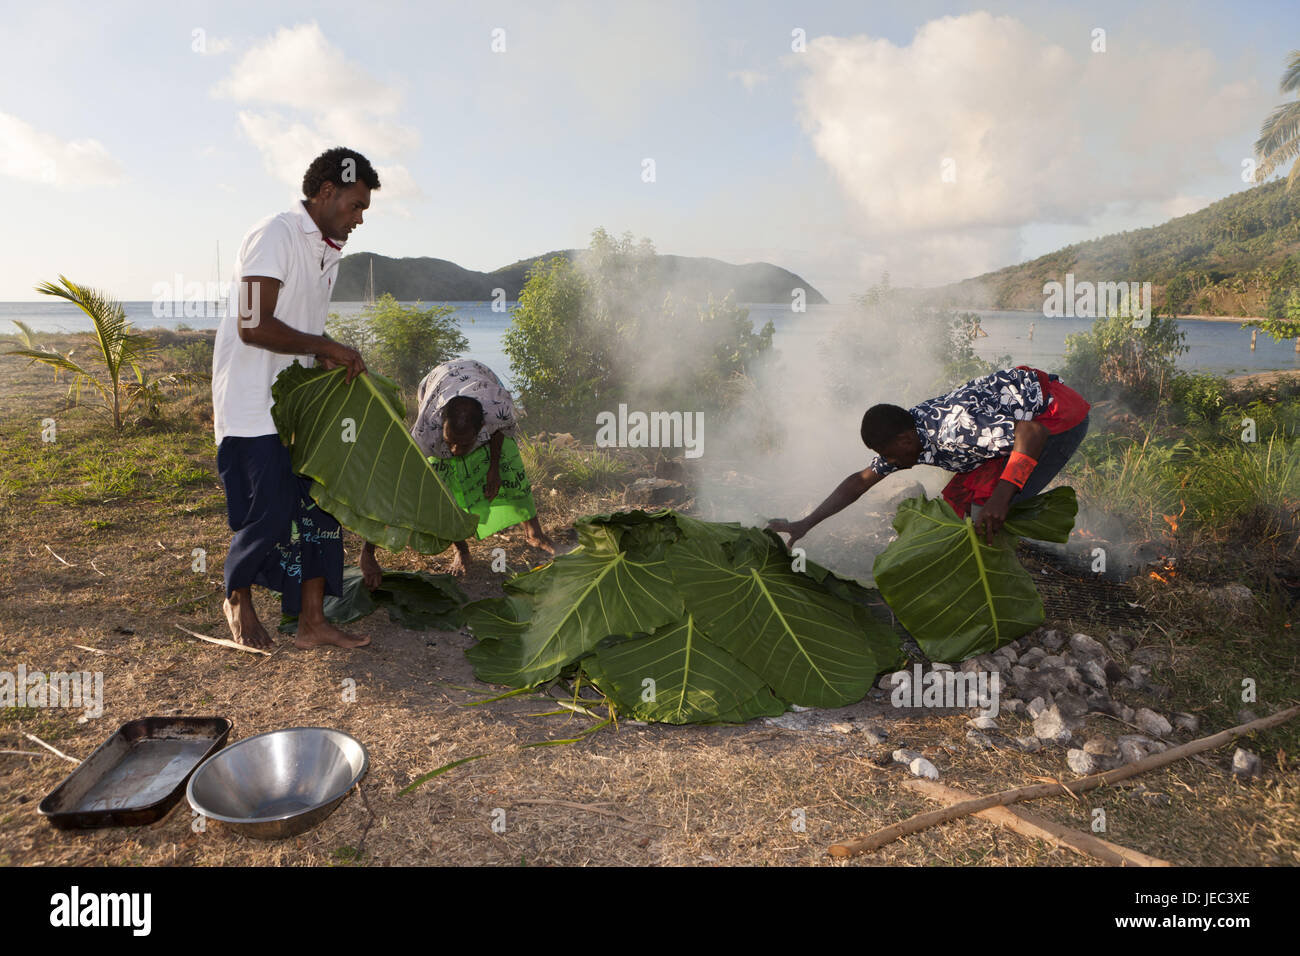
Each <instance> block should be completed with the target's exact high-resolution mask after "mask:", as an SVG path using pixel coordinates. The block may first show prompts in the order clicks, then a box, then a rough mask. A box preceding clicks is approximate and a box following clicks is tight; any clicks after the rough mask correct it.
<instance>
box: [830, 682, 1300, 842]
mask: <svg viewBox="0 0 1300 956" xmlns="http://www.w3.org/2000/svg"><path fill="white" fill-rule="evenodd" d="M1297 714H1300V706H1298V707H1288V708H1287V709H1286V710H1282V711H1278V712H1277V713H1276V714H1273V715H1272V716H1269V717H1261V718H1260V719H1259V720H1252V721H1250V723H1246V724H1241V725H1239V726H1237V727H1230V728H1228V729H1227V730H1224V731H1220V732H1219V733H1217V734H1214V735H1212V736H1210V737H1202V738H1201V739H1199V740H1193V741H1191V742H1190V743H1186V744H1183V745H1181V746H1179V747H1174V748H1172V749H1170V750H1166V751H1165V752H1164V753H1162V754H1152V755H1151V756H1149V757H1144V758H1143V759H1141V760H1138V761H1135V762H1133V763H1131V764H1127V765H1125V766H1123V767H1117V768H1115V769H1114V770H1108V771H1106V772H1105V773H1096V774H1093V775H1091V776H1088V777H1080V778H1079V779H1078V780H1072V781H1070V783H1069V784H1068V785H1067V784H1063V783H1040V784H1034V785H1031V786H1028V787H1016V788H1015V789H1014V790H1003V791H1001V792H999V793H992V794H989V795H988V796H984V797H977V798H975V799H974V800H964V801H962V802H961V803H954V804H953V805H951V806H948V807H943V808H942V809H939V810H931V811H930V812H928V813H921V814H918V815H916V816H914V817H911V818H909V819H907V820H903V821H902V822H900V823H895V824H894V825H892V826H888V827H885V828H884V829H883V830H877V831H875V832H874V833H868V834H866V835H864V836H860V837H857V838H856V839H853V840H848V841H846V842H844V843H836V844H835V845H833V846H832V847H831V848H830V854H831V856H835V857H850V856H857V855H858V854H859V853H867V852H869V851H871V850H876V849H879V848H880V847H882V846H884V845H885V844H886V843H892V842H893V841H894V840H897V839H898V838H899V837H904V836H907V835H908V834H911V833H918V832H920V831H921V830H925V829H928V828H930V827H933V826H938V825H939V824H940V823H947V822H948V821H949V820H956V819H958V818H959V817H964V816H969V815H970V814H972V813H979V812H980V811H981V810H987V809H989V808H990V807H1002V806H1006V805H1007V804H1010V803H1018V802H1019V801H1021V800H1037V799H1038V798H1039V797H1052V796H1056V795H1057V794H1061V793H1069V794H1072V795H1075V794H1080V793H1083V792H1084V791H1085V790H1093V789H1095V788H1097V787H1103V786H1107V785H1109V784H1112V783H1118V782H1119V781H1120V780H1127V779H1128V778H1129V777H1136V776H1137V775H1138V774H1140V773H1146V772H1147V771H1148V770H1155V769H1156V768H1158V767H1163V766H1166V765H1167V764H1171V763H1173V762H1174V761H1176V760H1181V759H1182V758H1183V757H1190V756H1191V755H1192V754H1198V753H1201V752H1202V751H1205V750H1213V749H1214V748H1215V747H1221V746H1223V745H1224V744H1226V743H1229V742H1230V741H1232V740H1235V739H1236V738H1237V737H1240V736H1243V735H1245V734H1251V733H1254V732H1255V731H1257V730H1267V729H1268V728H1270V727H1276V726H1277V725H1278V724H1283V723H1286V722H1287V721H1288V720H1290V719H1291V718H1292V717H1294V716H1296V715H1297Z"/></svg>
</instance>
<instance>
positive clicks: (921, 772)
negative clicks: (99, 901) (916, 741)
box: [907, 757, 939, 780]
mask: <svg viewBox="0 0 1300 956" xmlns="http://www.w3.org/2000/svg"><path fill="white" fill-rule="evenodd" d="M907 769H908V770H910V771H911V772H912V776H913V777H924V778H925V779H926V780H938V779H939V770H938V768H936V767H935V765H934V764H932V763H930V761H928V760H926V759H925V758H924V757H917V758H916V759H915V760H913V761H912V762H911V763H910V764H908V765H907Z"/></svg>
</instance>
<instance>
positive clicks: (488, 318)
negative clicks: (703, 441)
mask: <svg viewBox="0 0 1300 956" xmlns="http://www.w3.org/2000/svg"><path fill="white" fill-rule="evenodd" d="M122 304H123V307H124V308H125V309H126V314H127V317H128V318H129V319H130V320H131V321H132V322H133V323H135V324H136V325H137V326H138V327H140V328H153V327H162V328H170V329H174V328H176V327H177V326H178V325H182V324H183V325H187V326H189V327H190V328H192V329H215V328H217V326H218V324H219V323H220V321H221V315H222V311H221V308H220V307H213V306H212V305H211V304H208V303H185V304H178V308H175V309H172V310H168V309H164V308H160V307H158V306H157V305H156V304H155V303H153V302H124V303H122ZM426 304H438V305H450V306H452V307H453V308H455V309H456V313H455V314H456V317H457V319H458V320H459V321H460V324H461V330H462V331H463V332H464V334H465V337H466V339H468V341H469V352H468V353H467V354H468V356H470V357H473V358H476V359H478V360H479V361H481V362H483V363H484V364H486V365H487V366H488V367H489V368H491V369H493V370H494V371H495V372H496V373H497V374H498V375H500V376H501V378H502V379H503V381H505V382H506V384H507V385H509V384H510V362H509V360H508V359H507V358H506V355H505V352H504V351H503V350H502V346H501V337H502V335H503V334H504V333H505V331H506V329H508V328H509V327H510V315H509V313H508V312H505V313H503V312H494V311H493V310H492V304H491V303H490V302H446V303H426ZM507 306H508V308H514V306H515V303H513V302H511V303H508V304H507ZM362 308H363V305H362V303H360V302H336V303H333V304H332V306H331V311H333V312H337V313H338V314H340V315H354V314H356V313H358V312H360V311H361V309H362ZM748 308H749V310H750V319H751V320H752V321H753V322H754V325H755V327H758V326H761V325H762V323H763V322H765V321H767V320H768V319H771V320H772V322H773V325H774V326H775V327H776V333H775V336H774V341H773V344H774V345H775V346H776V347H777V348H780V347H781V346H782V344H783V343H789V342H790V341H792V337H794V336H799V337H804V336H809V335H825V334H827V333H828V332H829V330H830V329H831V328H832V327H833V326H834V325H836V324H837V323H838V322H840V321H842V320H843V319H844V318H846V317H851V316H852V314H853V309H852V307H849V306H840V305H813V306H809V307H808V311H807V312H805V313H797V314H796V313H792V312H791V311H790V307H789V306H788V305H772V304H752V305H749V306H748ZM169 311H170V313H171V314H167V313H168V312H169ZM186 312H188V313H190V314H185V313H186ZM980 316H981V324H982V326H983V328H984V330H985V331H986V332H988V337H987V338H981V339H979V340H978V341H977V342H976V343H975V351H976V352H977V353H978V354H979V355H980V356H981V357H982V358H987V359H992V358H996V357H997V356H999V355H1003V354H1010V355H1011V357H1012V359H1013V360H1014V362H1015V364H1027V365H1034V366H1037V367H1039V368H1044V369H1047V370H1049V371H1052V370H1055V369H1057V368H1059V366H1060V364H1061V361H1062V359H1063V357H1064V355H1065V338H1066V336H1067V335H1071V334H1073V333H1076V332H1084V331H1087V330H1088V329H1089V328H1091V327H1092V320H1091V319H1081V318H1046V317H1044V316H1042V315H1039V314H1036V313H1029V312H990V311H981V312H980ZM13 319H18V320H20V321H23V322H26V323H27V324H28V325H30V326H31V327H32V328H33V329H35V330H36V331H41V332H55V331H66V332H71V331H86V330H88V329H89V328H90V320H89V319H87V318H86V317H85V315H83V314H82V313H81V311H80V310H79V309H77V307H76V306H74V305H72V304H71V303H66V302H61V301H50V302H0V333H4V332H11V331H14V326H13V325H12V324H11V320H13ZM1031 323H1032V324H1033V325H1034V338H1033V341H1032V342H1031V341H1030V340H1029V326H1030V324H1031ZM1178 324H1179V327H1180V328H1181V329H1182V330H1183V331H1184V332H1186V333H1187V339H1186V344H1187V346H1188V348H1189V351H1188V352H1186V353H1185V354H1183V355H1182V356H1180V357H1179V359H1178V365H1179V367H1180V368H1184V369H1188V370H1192V371H1199V372H1213V373H1215V374H1220V375H1232V374H1241V373H1247V372H1263V371H1273V370H1275V369H1287V370H1300V354H1298V353H1296V351H1295V345H1294V342H1293V341H1291V340H1288V341H1285V342H1277V341H1274V340H1273V339H1272V338H1271V337H1269V336H1267V335H1264V334H1263V333H1261V334H1260V335H1259V337H1258V341H1257V345H1256V348H1255V350H1254V351H1251V348H1250V330H1249V329H1243V328H1241V327H1240V325H1239V324H1238V323H1236V322H1209V321H1205V320H1201V319H1179V321H1178Z"/></svg>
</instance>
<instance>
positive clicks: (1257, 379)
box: [1228, 369, 1300, 385]
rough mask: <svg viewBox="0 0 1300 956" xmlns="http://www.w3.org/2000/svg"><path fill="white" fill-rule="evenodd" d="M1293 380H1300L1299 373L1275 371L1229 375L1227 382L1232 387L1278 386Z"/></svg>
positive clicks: (1283, 370)
mask: <svg viewBox="0 0 1300 956" xmlns="http://www.w3.org/2000/svg"><path fill="white" fill-rule="evenodd" d="M1293 378H1297V379H1298V380H1300V371H1297V370H1295V369H1277V370H1275V371H1272V372H1246V373H1244V374H1242V375H1230V376H1228V381H1229V382H1232V384H1234V385H1280V384H1281V383H1282V382H1285V381H1289V380H1291V379H1293Z"/></svg>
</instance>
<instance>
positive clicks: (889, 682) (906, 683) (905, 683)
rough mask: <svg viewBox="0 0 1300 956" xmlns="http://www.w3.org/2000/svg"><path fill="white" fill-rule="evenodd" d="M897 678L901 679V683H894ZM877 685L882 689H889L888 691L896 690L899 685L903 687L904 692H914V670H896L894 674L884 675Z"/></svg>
mask: <svg viewBox="0 0 1300 956" xmlns="http://www.w3.org/2000/svg"><path fill="white" fill-rule="evenodd" d="M895 680H898V681H900V683H899V684H897V685H895V683H894V682H895ZM876 686H877V687H879V688H880V689H881V690H888V691H892V690H894V688H895V686H898V687H899V688H901V689H902V692H903V693H904V694H911V693H912V672H911V671H894V672H893V673H892V674H886V675H885V676H884V677H882V678H880V681H879V682H878V683H877V685H876Z"/></svg>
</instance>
